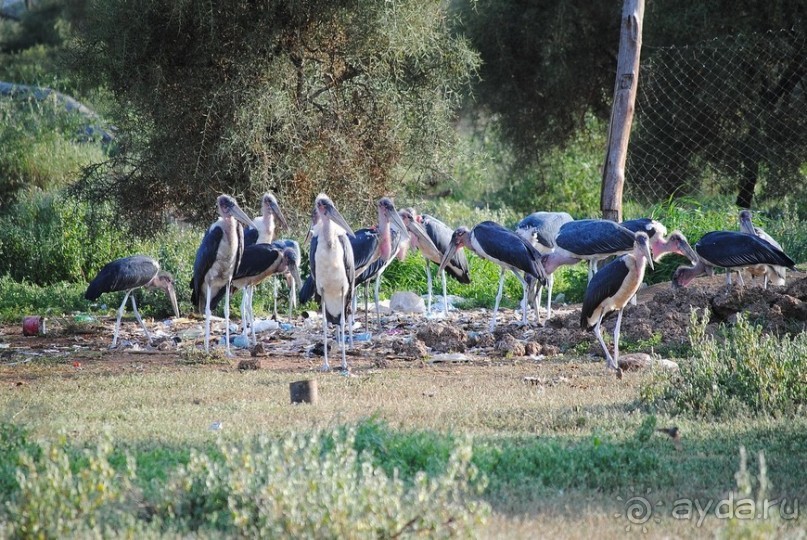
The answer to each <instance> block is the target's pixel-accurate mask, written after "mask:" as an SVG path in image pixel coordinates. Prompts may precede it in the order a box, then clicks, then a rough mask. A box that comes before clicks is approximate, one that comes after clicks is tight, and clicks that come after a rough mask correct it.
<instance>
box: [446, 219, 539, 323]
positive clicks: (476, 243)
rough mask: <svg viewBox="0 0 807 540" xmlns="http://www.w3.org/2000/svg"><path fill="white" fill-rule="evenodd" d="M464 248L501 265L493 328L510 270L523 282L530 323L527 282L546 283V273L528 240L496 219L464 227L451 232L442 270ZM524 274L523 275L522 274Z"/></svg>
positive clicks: (524, 317) (524, 304)
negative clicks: (472, 226)
mask: <svg viewBox="0 0 807 540" xmlns="http://www.w3.org/2000/svg"><path fill="white" fill-rule="evenodd" d="M462 247H466V248H468V249H470V250H471V251H473V252H474V253H476V254H477V255H479V256H480V257H482V258H483V259H487V260H489V261H492V262H494V263H496V264H498V265H499V267H501V273H500V275H499V292H498V293H497V294H496V303H495V305H494V307H493V317H492V318H491V320H490V331H491V332H492V331H493V329H494V328H495V327H496V313H497V312H498V310H499V302H500V301H501V299H502V292H503V290H504V278H505V275H506V273H507V271H508V270H510V271H512V272H513V274H515V276H516V277H517V278H518V280H519V281H520V282H521V286H522V288H523V291H524V295H523V296H524V298H523V303H522V306H523V312H522V324H525V325H526V324H527V281H526V276H530V277H531V278H532V279H536V280H538V282H539V283H541V285H546V272H545V271H544V267H543V265H542V264H541V254H540V253H539V252H538V251H537V250H536V249H535V248H534V247H532V245H531V244H528V243H527V242H525V241H524V240H523V239H522V238H521V237H520V236H519V235H517V234H516V233H514V232H513V231H511V230H510V229H507V228H505V227H503V226H501V225H499V224H498V223H496V222H494V221H483V222H482V223H479V224H478V225H476V226H475V227H474V228H473V229H470V230H469V229H468V228H467V227H460V228H458V229H457V230H455V231H454V234H452V235H451V242H450V245H449V248H448V250H447V251H446V252H445V254H443V258H442V260H441V261H440V267H439V271H442V270H443V268H445V266H446V264H448V261H449V260H450V259H451V257H453V256H454V254H455V253H456V252H457V250H459V249H460V248H462ZM522 274H523V276H522Z"/></svg>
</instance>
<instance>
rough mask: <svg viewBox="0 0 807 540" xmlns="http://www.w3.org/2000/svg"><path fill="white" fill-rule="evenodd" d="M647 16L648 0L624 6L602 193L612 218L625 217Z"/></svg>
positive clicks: (606, 215) (607, 216) (630, 1)
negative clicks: (627, 163) (624, 196)
mask: <svg viewBox="0 0 807 540" xmlns="http://www.w3.org/2000/svg"><path fill="white" fill-rule="evenodd" d="M643 18H644V0H625V4H624V6H623V8H622V25H621V28H622V32H621V34H620V38H619V56H618V58H617V66H616V83H615V85H614V104H613V107H612V109H611V122H610V125H609V127H608V143H607V149H606V152H605V166H604V167H603V176H602V191H601V194H600V208H601V210H602V216H603V218H605V219H610V220H612V221H622V189H623V186H624V184H625V160H626V159H627V156H628V140H629V139H630V128H631V124H632V123H633V110H634V104H635V103H636V88H637V86H638V84H639V56H640V53H641V50H642V20H643Z"/></svg>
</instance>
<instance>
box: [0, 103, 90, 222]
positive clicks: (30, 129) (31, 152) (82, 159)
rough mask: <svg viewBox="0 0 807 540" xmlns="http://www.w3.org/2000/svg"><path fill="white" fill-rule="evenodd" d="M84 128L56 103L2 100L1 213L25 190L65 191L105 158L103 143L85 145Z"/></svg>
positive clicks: (0, 105)
mask: <svg viewBox="0 0 807 540" xmlns="http://www.w3.org/2000/svg"><path fill="white" fill-rule="evenodd" d="M83 123H86V119H85V118H83V117H82V116H80V115H78V114H76V113H74V112H68V111H66V110H65V108H64V105H63V104H61V103H59V102H57V101H55V100H42V101H39V100H36V99H34V98H15V99H11V98H5V97H2V98H0V147H2V148H3V152H2V153H0V212H2V211H4V210H7V209H8V208H9V206H10V204H11V202H12V201H13V200H14V199H15V198H16V196H17V194H18V192H20V191H21V190H30V189H31V188H40V189H45V190H52V189H56V188H61V187H64V186H66V185H68V184H70V183H72V182H74V181H75V180H76V179H77V178H78V177H79V173H80V170H81V169H82V167H86V166H88V165H90V164H92V163H97V162H100V161H102V160H104V159H105V154H104V150H103V149H102V148H101V146H100V144H93V143H89V142H87V141H84V140H82V138H81V137H82V130H83Z"/></svg>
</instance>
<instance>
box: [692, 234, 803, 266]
mask: <svg viewBox="0 0 807 540" xmlns="http://www.w3.org/2000/svg"><path fill="white" fill-rule="evenodd" d="M695 251H696V252H697V253H698V255H700V256H701V258H703V259H704V260H705V261H706V262H707V263H709V264H711V265H712V266H719V267H722V268H733V267H736V266H751V265H755V264H770V265H773V266H784V267H786V268H789V269H791V270H794V269H795V265H796V263H795V262H794V261H793V259H791V258H790V257H788V256H787V255H786V254H785V253H784V252H783V251H782V250H780V249H776V248H775V247H774V246H772V245H771V244H770V243H769V242H766V241H765V240H763V239H762V238H760V237H758V236H753V235H750V234H745V233H741V232H735V231H712V232H709V233H706V234H705V235H703V237H702V238H701V239H700V240H698V242H697V243H696V244H695Z"/></svg>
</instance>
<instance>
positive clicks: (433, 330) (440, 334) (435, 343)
mask: <svg viewBox="0 0 807 540" xmlns="http://www.w3.org/2000/svg"><path fill="white" fill-rule="evenodd" d="M417 337H418V339H419V340H421V341H423V343H424V344H425V345H426V346H427V347H429V348H430V349H432V350H433V351H436V352H465V349H466V346H465V342H466V339H467V338H466V335H465V332H463V331H462V330H460V329H459V328H457V327H456V326H454V325H451V324H447V323H438V324H429V325H427V326H425V327H423V328H421V329H420V330H418V333H417Z"/></svg>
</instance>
